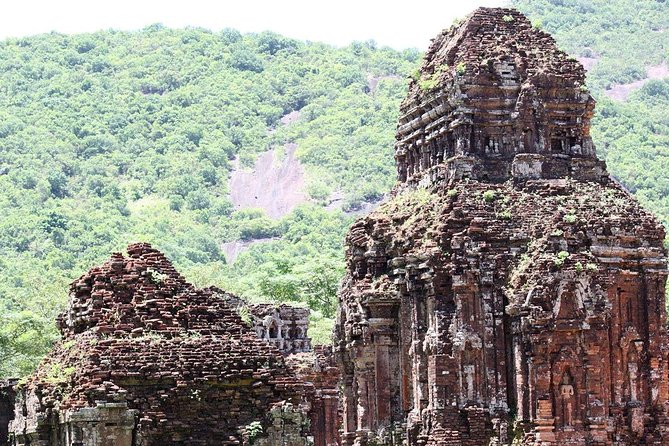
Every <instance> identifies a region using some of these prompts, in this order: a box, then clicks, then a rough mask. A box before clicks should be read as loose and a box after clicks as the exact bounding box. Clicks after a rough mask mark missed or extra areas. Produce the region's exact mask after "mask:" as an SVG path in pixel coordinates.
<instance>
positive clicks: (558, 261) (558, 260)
mask: <svg viewBox="0 0 669 446" xmlns="http://www.w3.org/2000/svg"><path fill="white" fill-rule="evenodd" d="M568 258H569V253H568V252H567V251H560V252H558V253H557V256H555V259H553V263H555V265H557V266H558V267H561V266H562V265H564V262H565V260H567V259H568Z"/></svg>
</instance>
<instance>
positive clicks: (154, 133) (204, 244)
mask: <svg viewBox="0 0 669 446" xmlns="http://www.w3.org/2000/svg"><path fill="white" fill-rule="evenodd" d="M512 3H513V4H514V6H516V7H518V8H519V9H521V11H523V12H525V13H527V14H528V15H529V16H530V17H531V18H532V19H533V21H534V22H535V24H536V26H540V27H542V28H544V29H545V30H547V31H549V32H551V33H553V34H554V35H555V37H556V38H557V40H558V42H559V43H560V45H561V46H562V47H563V48H564V49H566V50H567V51H569V52H570V53H572V54H574V55H576V56H578V57H585V58H588V60H590V61H591V62H592V61H594V65H593V66H592V68H591V70H590V73H589V86H590V87H591V90H592V91H593V94H594V95H595V97H596V99H597V100H598V103H599V105H598V114H597V118H596V120H595V122H594V128H593V135H594V136H595V139H596V143H597V145H598V149H599V153H600V154H603V155H604V156H605V157H606V159H607V161H608V163H609V168H610V170H611V172H612V173H613V174H614V175H616V176H617V177H618V178H619V179H620V180H621V181H622V182H623V183H624V184H625V185H626V186H627V187H628V188H629V189H630V190H632V191H633V192H634V193H635V194H636V195H637V196H638V197H639V199H640V200H641V201H642V202H643V203H644V204H646V205H647V206H648V207H649V208H650V209H652V210H654V211H655V212H657V213H658V214H659V215H660V217H661V218H662V219H663V221H664V222H665V224H667V223H669V199H668V198H667V197H668V193H667V192H669V191H667V190H666V189H667V188H669V180H667V178H666V175H662V172H664V171H666V169H665V164H666V163H667V158H666V157H667V154H668V153H669V151H668V150H667V149H669V81H668V80H666V79H665V80H652V81H649V82H647V83H645V84H643V86H640V88H639V89H637V90H635V91H634V92H633V93H632V94H631V95H630V96H629V98H628V99H627V100H625V101H616V100H613V99H610V98H609V97H608V96H607V89H609V88H611V87H612V86H615V85H617V84H627V83H631V82H635V81H636V82H638V81H640V80H642V79H643V78H644V77H645V76H646V68H647V67H652V66H660V65H661V63H662V62H663V61H667V60H668V59H669V46H668V45H667V44H668V43H669V37H668V36H669V34H668V33H669V2H668V3H665V2H663V1H654V0H635V1H633V2H628V1H624V0H614V1H604V0H587V1H586V0H550V1H549V0H517V1H514V2H512ZM445 25H448V24H445ZM426 44H427V42H426ZM420 59H421V54H420V53H419V51H417V50H415V49H411V50H404V51H397V50H393V49H390V48H383V47H378V46H377V45H376V44H375V43H374V42H373V41H368V42H354V43H352V44H351V45H349V46H347V47H344V48H336V47H332V46H329V45H325V44H320V43H312V42H308V43H307V42H301V41H296V40H292V39H288V38H285V37H282V36H280V35H277V34H274V33H271V32H264V33H260V34H240V33H239V32H237V31H235V30H231V29H226V30H223V31H220V32H211V31H208V30H203V29H182V30H173V29H167V28H165V27H162V26H160V25H152V26H150V27H148V28H146V29H144V30H142V31H138V32H115V31H104V32H99V33H94V34H85V35H76V36H68V35H62V34H55V33H52V34H47V35H41V36H35V37H30V38H23V39H10V40H6V41H4V42H0V207H1V208H2V210H3V212H2V214H0V377H2V376H8V375H22V374H25V373H27V372H28V371H30V370H31V368H32V367H34V365H35V363H36V362H37V361H38V360H39V358H40V357H41V356H42V355H43V354H44V353H45V352H46V351H47V349H48V347H49V346H50V344H51V342H52V341H53V339H54V338H55V337H56V335H57V333H56V330H55V327H54V324H53V319H54V317H55V315H56V314H57V313H58V312H59V311H62V309H63V307H64V305H65V302H66V299H67V286H68V283H69V282H70V281H71V280H73V279H74V278H76V277H77V276H79V275H80V274H82V273H83V272H84V271H85V270H87V269H88V268H90V267H91V266H93V265H95V264H97V263H99V262H101V261H104V260H105V259H106V258H107V257H108V256H109V254H110V252H112V251H115V250H122V249H123V247H124V246H125V245H127V244H128V243H129V242H131V241H137V240H143V241H148V242H151V243H153V244H154V246H156V247H157V248H159V249H161V250H163V251H164V252H165V253H166V254H167V255H168V256H169V257H170V258H171V259H172V260H173V261H174V263H175V264H176V266H177V268H179V269H180V270H181V271H182V272H183V273H184V274H185V275H186V277H187V278H188V279H189V280H191V281H192V282H194V283H195V284H197V285H212V284H213V285H218V286H220V287H222V288H224V289H227V290H229V291H232V292H235V293H238V294H240V295H243V296H245V297H247V298H249V299H251V300H255V301H293V302H299V303H302V304H306V305H309V306H310V307H311V308H312V309H313V310H314V311H313V316H312V327H313V328H312V330H311V331H312V336H314V337H315V338H316V340H317V341H324V340H326V339H327V334H328V331H329V327H330V326H331V324H332V319H331V318H332V316H333V313H334V307H335V292H336V288H337V285H338V281H339V279H340V277H341V275H342V273H343V246H342V242H343V237H344V234H345V232H346V229H347V227H348V226H349V225H350V223H351V222H352V221H353V219H354V215H353V214H352V213H351V212H349V211H352V210H355V209H357V208H358V207H360V205H361V204H363V203H365V202H373V201H375V200H379V199H380V198H381V197H382V196H383V194H384V193H386V192H387V191H388V190H389V189H390V187H391V185H392V184H393V182H394V167H393V148H392V146H393V141H394V129H395V121H396V119H397V113H398V109H399V103H400V101H401V100H402V98H403V96H404V94H405V92H406V85H407V80H406V79H407V77H408V75H409V74H410V73H411V72H412V71H414V70H415V69H416V67H417V66H418V64H419V63H420ZM293 111H299V117H298V118H297V120H295V121H294V122H290V123H287V124H284V123H282V119H281V118H282V117H284V116H286V115H287V114H289V113H291V112H293ZM286 143H296V144H297V158H298V159H299V160H300V162H301V163H302V165H303V166H304V169H305V171H306V172H305V175H306V190H307V193H308V198H309V199H308V200H307V201H306V202H305V203H303V204H301V205H299V206H298V207H297V208H295V209H294V210H293V211H292V212H290V213H289V214H288V215H286V216H284V217H282V218H280V219H277V220H273V219H270V218H269V217H268V216H267V215H265V214H264V212H263V211H262V210H260V209H241V210H235V208H234V206H233V204H232V202H231V200H230V198H229V192H230V191H229V178H230V175H231V172H232V170H233V169H234V168H235V165H236V164H237V163H238V164H239V165H241V168H243V169H250V168H251V167H252V166H253V164H254V162H255V159H256V157H257V156H258V154H260V153H262V152H265V151H267V150H269V149H272V148H280V147H283V145H284V144H286ZM235 160H237V161H235ZM333 196H340V197H342V205H341V206H335V207H333V206H327V205H328V204H329V203H330V201H331V200H332V197H333ZM267 237H272V239H271V240H269V241H267V242H265V243H261V244H255V245H253V246H251V247H250V248H249V249H248V250H246V251H245V252H243V253H241V254H240V255H239V257H238V258H237V260H236V261H235V262H234V263H232V264H227V263H226V261H225V258H224V255H223V251H222V244H223V243H225V242H229V241H234V240H253V239H257V238H267Z"/></svg>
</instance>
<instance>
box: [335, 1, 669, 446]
mask: <svg viewBox="0 0 669 446" xmlns="http://www.w3.org/2000/svg"><path fill="white" fill-rule="evenodd" d="M584 84H585V74H584V70H583V67H582V66H581V65H580V64H579V63H578V62H577V61H576V60H575V59H573V58H570V57H568V56H567V55H566V54H565V53H563V52H562V51H560V50H559V49H558V48H557V47H556V45H555V42H554V41H553V39H552V38H551V37H550V36H549V35H547V34H546V33H544V32H542V31H539V30H537V29H534V28H533V27H532V26H531V24H530V23H529V21H528V20H527V19H526V18H525V17H524V16H522V15H521V14H520V13H518V12H517V11H515V10H512V9H486V8H482V9H479V10H477V11H475V12H474V13H473V14H472V15H470V16H469V17H468V18H467V19H466V20H464V21H463V22H462V23H461V24H459V25H457V26H454V27H453V28H451V29H450V30H448V31H445V32H443V33H442V34H440V35H439V36H438V37H437V38H436V39H435V40H434V41H433V43H432V46H431V47H430V49H429V51H428V52H427V54H426V56H425V60H424V62H423V65H422V68H421V72H420V78H417V79H414V80H413V82H412V83H411V85H410V89H409V94H408V97H407V99H406V100H405V101H404V103H403V104H402V107H401V116H400V120H399V124H398V129H397V143H396V146H395V154H396V162H397V171H398V180H399V181H398V184H397V185H396V187H395V188H394V190H393V193H392V196H391V198H390V199H389V200H387V201H386V202H385V203H384V204H382V205H381V206H380V207H379V208H378V209H377V210H376V211H374V212H373V213H372V214H371V215H369V216H368V217H365V218H362V219H360V220H358V221H357V222H356V223H355V224H354V225H353V227H352V228H351V230H350V232H349V234H348V236H347V240H346V242H347V273H346V276H345V278H344V281H343V285H342V290H341V292H340V313H339V317H338V322H337V326H336V328H335V338H336V345H335V348H336V350H337V355H338V358H339V362H340V369H341V373H342V379H343V434H342V444H343V445H344V446H351V445H356V446H361V445H372V444H373V445H408V446H415V445H448V446H488V445H510V444H518V445H520V444H522V445H533V446H552V445H564V446H575V445H592V446H604V445H611V446H623V445H624V446H632V445H665V446H666V445H669V420H668V419H667V409H668V407H667V404H668V403H667V401H668V397H669V395H668V393H669V388H668V370H669V368H668V365H667V363H668V361H669V358H668V354H669V344H668V342H667V332H666V320H665V319H666V316H665V307H664V305H665V296H664V290H665V282H666V276H667V270H666V252H665V249H664V248H663V241H664V237H665V233H664V230H663V228H662V226H661V225H660V223H659V222H658V221H657V220H656V219H655V218H654V217H653V216H652V215H650V214H648V213H647V212H645V211H644V210H643V209H642V208H641V207H640V206H639V204H638V203H637V202H636V200H634V198H632V197H631V196H630V195H629V194H628V193H627V192H626V191H625V190H623V189H622V188H621V187H620V186H618V185H617V183H616V182H615V181H613V180H612V179H611V178H610V177H609V176H608V174H607V172H606V167H605V164H604V163H603V162H602V161H600V160H598V159H597V158H596V155H595V148H594V146H593V144H592V140H591V138H590V136H589V127H590V118H591V117H592V114H593V111H594V101H593V99H592V97H591V96H590V94H589V93H588V92H587V89H586V88H585V87H584Z"/></svg>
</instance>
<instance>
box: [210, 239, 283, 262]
mask: <svg viewBox="0 0 669 446" xmlns="http://www.w3.org/2000/svg"><path fill="white" fill-rule="evenodd" d="M274 240H278V238H259V239H255V240H234V241H232V242H225V243H222V244H221V250H222V251H223V255H224V256H225V261H226V262H227V263H228V264H229V265H232V264H233V263H235V260H237V257H239V254H241V253H243V252H244V251H246V250H247V249H249V248H250V247H251V246H253V245H257V244H260V243H267V242H271V241H274Z"/></svg>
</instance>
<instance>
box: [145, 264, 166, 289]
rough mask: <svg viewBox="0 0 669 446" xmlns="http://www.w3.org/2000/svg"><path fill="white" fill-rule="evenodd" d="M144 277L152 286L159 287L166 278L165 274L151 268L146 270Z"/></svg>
mask: <svg viewBox="0 0 669 446" xmlns="http://www.w3.org/2000/svg"><path fill="white" fill-rule="evenodd" d="M146 277H148V278H149V281H150V282H151V283H153V284H154V285H160V284H161V283H163V282H164V281H165V280H166V279H167V277H168V276H167V274H164V273H161V272H160V271H156V270H155V269H153V268H147V270H146Z"/></svg>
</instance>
